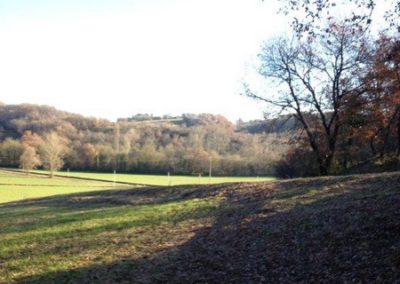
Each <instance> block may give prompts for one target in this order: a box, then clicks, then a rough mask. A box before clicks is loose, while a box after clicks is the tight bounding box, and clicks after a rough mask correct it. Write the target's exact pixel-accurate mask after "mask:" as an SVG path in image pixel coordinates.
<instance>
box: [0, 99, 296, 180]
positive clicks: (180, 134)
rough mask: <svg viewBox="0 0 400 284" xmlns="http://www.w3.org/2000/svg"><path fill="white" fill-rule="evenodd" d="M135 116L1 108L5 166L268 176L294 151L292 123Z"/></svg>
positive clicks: (1, 162)
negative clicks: (112, 117) (108, 117)
mask: <svg viewBox="0 0 400 284" xmlns="http://www.w3.org/2000/svg"><path fill="white" fill-rule="evenodd" d="M278 122H279V123H277V121H273V120H270V121H252V122H243V121H238V122H237V124H236V125H234V124H232V123H231V122H230V121H228V120H227V119H226V118H225V117H223V116H221V115H212V114H199V115H195V114H183V115H182V116H178V117H171V116H163V117H155V116H152V115H148V114H137V115H134V116H132V117H130V118H121V119H119V120H118V122H111V121H109V120H106V119H98V118H87V117H84V116H81V115H77V114H72V113H68V112H64V111H59V110H56V109H55V108H53V107H49V106H38V105H31V104H21V105H4V104H2V105H0V141H1V143H0V166H3V167H22V168H27V169H33V168H46V169H50V170H58V169H61V168H62V169H64V170H66V169H70V170H74V171H78V170H80V171H82V170H84V171H104V172H111V171H113V170H116V171H117V172H120V173H149V174H150V173H151V174H166V173H167V172H170V173H171V174H185V175H199V174H202V175H205V174H208V172H209V167H210V165H211V167H212V174H213V175H215V176H218V175H236V176H267V175H274V174H275V167H276V165H277V163H278V162H279V161H280V160H281V159H282V157H283V156H284V154H285V153H286V152H287V151H288V148H289V143H290V139H291V137H293V132H294V131H295V129H296V125H295V124H294V120H293V119H292V120H291V119H287V118H282V119H280V121H278Z"/></svg>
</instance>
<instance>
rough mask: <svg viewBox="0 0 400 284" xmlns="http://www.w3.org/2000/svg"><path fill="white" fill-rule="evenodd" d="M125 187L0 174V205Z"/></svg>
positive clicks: (44, 177)
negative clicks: (22, 200)
mask: <svg viewBox="0 0 400 284" xmlns="http://www.w3.org/2000/svg"><path fill="white" fill-rule="evenodd" d="M126 187H127V186H126V185H125V186H124V185H122V184H118V185H115V184H113V183H110V182H99V181H93V180H79V179H71V178H63V177H55V178H49V177H47V176H40V175H34V174H31V175H27V174H24V173H20V174H19V173H10V172H0V203H5V202H11V201H16V200H21V199H30V198H39V197H47V196H53V195H60V194H70V193H79V192H87V191H97V190H105V189H117V188H126Z"/></svg>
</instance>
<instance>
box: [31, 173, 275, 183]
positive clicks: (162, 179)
mask: <svg viewBox="0 0 400 284" xmlns="http://www.w3.org/2000/svg"><path fill="white" fill-rule="evenodd" d="M36 172H39V173H46V171H36ZM57 175H58V176H67V177H68V176H69V177H81V178H88V179H99V180H105V181H110V182H112V181H114V180H115V181H116V182H127V183H138V184H147V185H159V186H168V185H169V186H174V185H189V184H204V185H206V184H221V183H231V182H263V181H273V180H275V178H273V177H211V178H209V177H208V176H202V177H198V176H197V177H196V176H175V175H171V176H170V177H168V176H167V175H163V176H162V175H136V174H116V175H115V176H114V174H113V173H85V172H58V173H57Z"/></svg>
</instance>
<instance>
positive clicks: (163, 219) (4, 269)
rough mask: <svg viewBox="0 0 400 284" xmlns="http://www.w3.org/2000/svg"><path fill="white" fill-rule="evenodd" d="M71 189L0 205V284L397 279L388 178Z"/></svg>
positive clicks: (396, 178) (392, 177)
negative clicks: (71, 191)
mask: <svg viewBox="0 0 400 284" xmlns="http://www.w3.org/2000/svg"><path fill="white" fill-rule="evenodd" d="M13 178H15V177H10V178H9V180H10V181H12V180H13ZM26 178H27V179H29V181H30V182H31V183H32V184H39V185H40V184H41V183H42V182H43V183H47V184H48V185H59V186H60V187H62V186H63V185H68V184H67V183H66V182H69V180H68V179H65V178H54V179H53V180H50V179H46V178H34V177H26ZM42 179H44V180H46V182H45V181H44V180H42ZM13 182H15V183H16V182H19V181H18V178H15V180H14V181H13ZM71 182H72V181H71ZM74 182H76V183H77V184H79V183H81V182H82V184H81V185H82V189H81V190H82V191H81V192H75V193H70V194H65V191H64V194H63V195H57V196H49V197H46V198H39V199H28V200H20V201H14V202H9V203H2V204H0V240H1V242H0V283H38V284H39V283H40V284H45V283H194V282H196V283H265V282H268V283H278V282H284V283H294V282H304V283H312V282H338V281H339V282H356V283H370V282H387V283H393V282H396V280H398V279H399V277H400V271H399V269H398V268H399V266H398V264H399V263H400V262H399V261H400V259H399V255H400V246H399V244H398V232H399V229H400V222H399V220H400V219H399V218H398V217H399V210H398V204H399V202H400V191H399V184H400V175H399V174H397V173H395V174H383V175H367V176H349V177H329V178H314V179H296V180H289V181H278V182H265V183H234V184H222V185H183V186H170V187H136V188H130V189H129V188H122V189H118V188H112V189H109V190H104V188H103V187H101V188H99V187H97V184H96V183H93V184H91V183H90V182H87V181H81V180H76V181H74ZM10 183H11V182H10ZM85 184H86V185H93V187H90V186H89V187H86V188H84V185H85ZM69 188H70V189H71V187H69ZM72 188H74V187H72ZM64 189H65V188H64ZM83 190H85V191H86V192H83ZM375 280H376V281H375Z"/></svg>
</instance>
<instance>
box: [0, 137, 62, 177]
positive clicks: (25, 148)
mask: <svg viewBox="0 0 400 284" xmlns="http://www.w3.org/2000/svg"><path fill="white" fill-rule="evenodd" d="M0 153H1V161H2V162H3V163H4V164H3V165H5V166H11V167H17V166H19V167H21V168H22V169H24V170H25V171H26V172H28V173H29V172H30V171H31V170H33V169H35V168H37V167H38V166H43V168H44V169H47V170H49V172H50V176H51V177H52V176H53V174H54V172H55V171H57V170H59V169H60V168H61V167H62V166H63V165H64V161H63V158H64V155H65V153H66V143H65V141H64V140H63V139H62V138H60V137H59V136H58V135H57V134H56V133H55V132H52V133H49V134H47V135H45V136H44V137H43V138H42V137H40V136H39V135H37V134H34V133H32V132H30V131H26V132H25V133H24V135H23V136H22V138H21V140H20V141H18V140H14V139H11V138H7V139H5V140H4V141H3V142H2V143H1V144H0Z"/></svg>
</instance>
